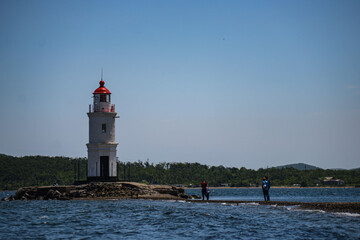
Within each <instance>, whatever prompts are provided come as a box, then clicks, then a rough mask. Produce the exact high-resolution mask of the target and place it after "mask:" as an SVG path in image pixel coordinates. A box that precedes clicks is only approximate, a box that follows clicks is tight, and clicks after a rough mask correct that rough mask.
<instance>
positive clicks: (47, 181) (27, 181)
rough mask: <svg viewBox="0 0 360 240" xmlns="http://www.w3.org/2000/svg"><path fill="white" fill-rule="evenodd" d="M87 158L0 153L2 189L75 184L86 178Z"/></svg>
mask: <svg viewBox="0 0 360 240" xmlns="http://www.w3.org/2000/svg"><path fill="white" fill-rule="evenodd" d="M86 165H87V158H68V157H46V156H25V157H12V156H8V155H4V154H0V190H7V189H17V188H19V187H24V186H43V185H52V184H54V183H55V182H57V183H58V184H61V185H65V184H73V183H74V181H75V180H77V179H86Z"/></svg>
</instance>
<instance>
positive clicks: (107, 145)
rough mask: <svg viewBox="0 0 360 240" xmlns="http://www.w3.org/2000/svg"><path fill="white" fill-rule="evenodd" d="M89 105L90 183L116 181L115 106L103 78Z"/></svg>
mask: <svg viewBox="0 0 360 240" xmlns="http://www.w3.org/2000/svg"><path fill="white" fill-rule="evenodd" d="M99 84H100V86H99V87H98V88H97V89H96V90H95V91H94V93H93V98H94V101H93V104H92V105H91V104H90V105H89V112H88V114H87V115H88V117H89V143H88V144H86V146H87V149H88V173H87V180H88V181H116V180H117V164H116V160H117V158H116V147H117V145H118V143H116V142H115V118H116V114H117V113H116V112H115V105H114V104H111V92H110V91H109V90H108V89H107V88H106V87H105V82H104V81H103V79H102V77H101V81H100V83H99Z"/></svg>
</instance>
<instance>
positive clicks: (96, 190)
mask: <svg viewBox="0 0 360 240" xmlns="http://www.w3.org/2000/svg"><path fill="white" fill-rule="evenodd" d="M109 198H110V199H124V198H140V199H193V198H198V196H188V195H186V194H185V190H184V189H183V188H179V187H172V186H167V185H146V184H140V183H134V182H91V183H87V184H83V185H71V186H42V187H24V188H20V189H19V190H18V191H17V192H16V194H15V195H13V196H11V197H9V198H4V199H2V200H3V201H11V200H70V199H109Z"/></svg>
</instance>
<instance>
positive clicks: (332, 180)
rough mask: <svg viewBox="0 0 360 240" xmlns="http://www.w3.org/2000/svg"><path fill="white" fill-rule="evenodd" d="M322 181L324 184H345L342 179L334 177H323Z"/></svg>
mask: <svg viewBox="0 0 360 240" xmlns="http://www.w3.org/2000/svg"><path fill="white" fill-rule="evenodd" d="M323 183H324V185H345V182H344V180H341V179H335V178H333V177H325V179H324V180H323Z"/></svg>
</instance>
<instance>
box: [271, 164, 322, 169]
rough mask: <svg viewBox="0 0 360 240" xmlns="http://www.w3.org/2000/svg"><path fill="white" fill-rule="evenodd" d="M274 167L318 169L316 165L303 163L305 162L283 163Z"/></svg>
mask: <svg viewBox="0 0 360 240" xmlns="http://www.w3.org/2000/svg"><path fill="white" fill-rule="evenodd" d="M276 168H278V169H283V168H295V169H297V170H315V169H319V168H318V167H315V166H311V165H309V164H305V163H295V164H287V165H283V166H278V167H276Z"/></svg>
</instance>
